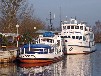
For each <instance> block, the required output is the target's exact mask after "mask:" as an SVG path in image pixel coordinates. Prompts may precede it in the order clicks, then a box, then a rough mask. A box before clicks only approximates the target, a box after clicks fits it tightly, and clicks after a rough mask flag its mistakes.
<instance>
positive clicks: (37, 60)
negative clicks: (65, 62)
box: [17, 56, 63, 63]
mask: <svg viewBox="0 0 101 76" xmlns="http://www.w3.org/2000/svg"><path fill="white" fill-rule="evenodd" d="M62 58H63V56H58V57H54V58H18V59H17V60H18V61H19V62H21V63H51V62H52V63H54V62H58V61H60V60H62Z"/></svg>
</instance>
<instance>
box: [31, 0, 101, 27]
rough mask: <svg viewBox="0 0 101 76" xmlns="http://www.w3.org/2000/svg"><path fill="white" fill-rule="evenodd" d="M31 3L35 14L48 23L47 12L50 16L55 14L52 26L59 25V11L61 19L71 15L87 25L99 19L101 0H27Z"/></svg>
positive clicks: (93, 23) (100, 15) (100, 17)
mask: <svg viewBox="0 0 101 76" xmlns="http://www.w3.org/2000/svg"><path fill="white" fill-rule="evenodd" d="M29 3H30V4H33V8H34V10H35V11H34V13H35V15H36V16H37V17H38V18H40V19H41V20H42V21H44V22H46V24H47V25H48V24H49V21H47V20H46V18H49V13H50V12H51V13H52V17H53V15H54V14H55V19H54V20H52V23H53V25H54V27H57V26H59V23H60V11H61V20H62V21H63V20H65V19H66V16H67V18H68V19H70V18H71V17H73V18H75V16H76V18H77V20H80V21H85V22H87V23H88V25H90V26H91V25H95V21H98V20H100V21H101V0H29Z"/></svg>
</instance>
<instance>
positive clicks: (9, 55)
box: [0, 48, 17, 63]
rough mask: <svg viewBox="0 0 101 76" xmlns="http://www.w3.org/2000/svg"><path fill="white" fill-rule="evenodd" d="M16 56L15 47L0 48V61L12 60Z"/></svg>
mask: <svg viewBox="0 0 101 76" xmlns="http://www.w3.org/2000/svg"><path fill="white" fill-rule="evenodd" d="M16 57H17V48H7V49H6V48H3V49H0V63H9V62H13V61H14V60H15V59H16Z"/></svg>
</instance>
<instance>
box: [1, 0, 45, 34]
mask: <svg viewBox="0 0 101 76" xmlns="http://www.w3.org/2000/svg"><path fill="white" fill-rule="evenodd" d="M27 1H28V0H0V27H1V30H2V31H1V32H11V33H15V32H16V24H19V25H20V28H19V32H20V33H22V34H23V33H24V32H25V31H29V32H30V33H31V34H32V32H34V31H35V30H33V28H34V27H36V28H37V29H41V28H42V27H43V25H44V24H43V22H42V21H41V20H39V19H37V18H34V17H33V12H34V9H33V6H29V5H28V3H27Z"/></svg>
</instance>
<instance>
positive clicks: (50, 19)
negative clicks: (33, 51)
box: [46, 12, 55, 31]
mask: <svg viewBox="0 0 101 76" xmlns="http://www.w3.org/2000/svg"><path fill="white" fill-rule="evenodd" d="M46 19H47V20H49V21H50V30H51V31H52V30H53V27H52V25H53V23H52V20H54V19H55V14H54V17H53V18H52V17H51V12H50V18H49V19H48V18H46Z"/></svg>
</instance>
